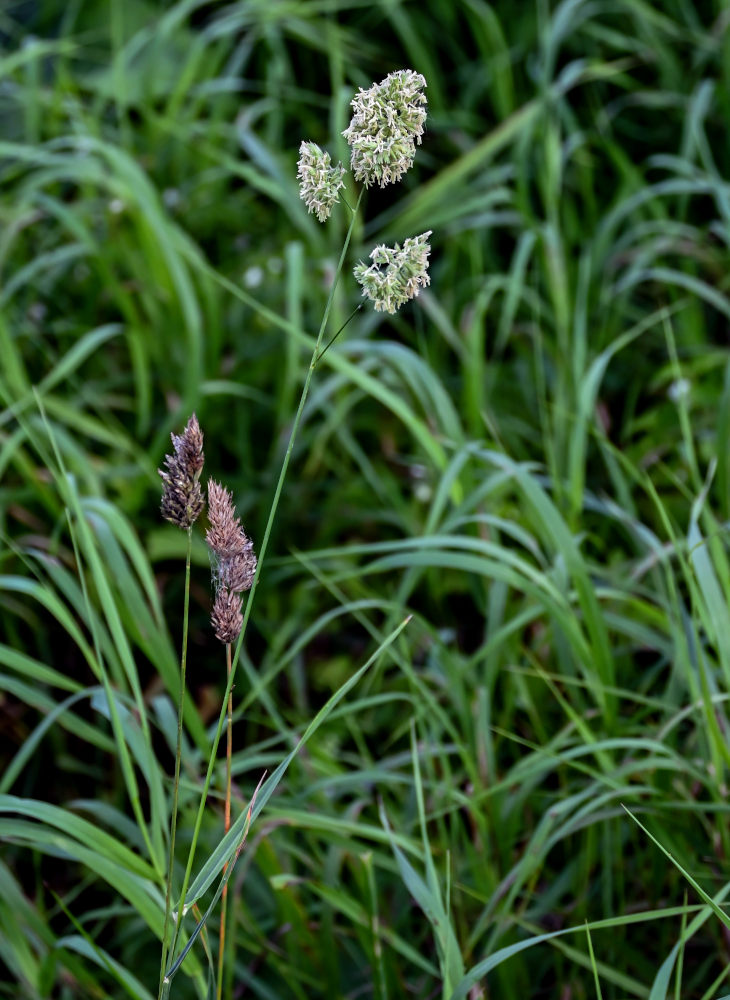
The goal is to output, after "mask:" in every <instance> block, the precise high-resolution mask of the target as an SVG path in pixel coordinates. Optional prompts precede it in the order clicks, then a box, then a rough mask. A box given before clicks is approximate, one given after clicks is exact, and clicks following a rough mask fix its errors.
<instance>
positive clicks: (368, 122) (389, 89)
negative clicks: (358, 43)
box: [342, 69, 427, 187]
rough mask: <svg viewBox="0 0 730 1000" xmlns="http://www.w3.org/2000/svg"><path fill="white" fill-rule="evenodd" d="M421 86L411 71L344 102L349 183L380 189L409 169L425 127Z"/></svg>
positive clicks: (393, 75)
mask: <svg viewBox="0 0 730 1000" xmlns="http://www.w3.org/2000/svg"><path fill="white" fill-rule="evenodd" d="M425 86H426V80H425V79H424V77H423V76H421V74H420V73H414V72H413V70H412V69H399V70H397V72H395V73H390V74H389V75H388V76H386V78H385V79H384V80H381V82H380V83H374V84H373V85H372V87H369V88H368V89H367V90H362V89H360V91H359V93H358V94H357V96H356V97H354V98H353V99H352V101H351V102H350V103H351V105H352V108H353V111H354V114H353V116H352V119H351V121H350V124H349V126H348V127H347V128H346V129H345V131H344V132H343V133H342V134H343V135H344V137H345V138H346V139H347V141H348V143H349V145H350V163H351V166H352V172H353V173H354V175H355V180H358V181H362V182H363V184H364V185H365V187H369V186H370V185H371V184H374V183H375V182H376V181H377V182H378V184H380V186H381V187H385V185H386V184H392V183H394V182H395V181H398V180H400V179H401V177H402V176H403V174H404V173H405V172H406V171H407V170H410V168H411V167H412V166H413V158H414V157H415V155H416V143H418V144H419V145H420V142H421V136H422V135H423V124H424V122H425V121H426V104H427V98H426V95H425V94H424V93H423V92H422V91H423V88H424V87H425Z"/></svg>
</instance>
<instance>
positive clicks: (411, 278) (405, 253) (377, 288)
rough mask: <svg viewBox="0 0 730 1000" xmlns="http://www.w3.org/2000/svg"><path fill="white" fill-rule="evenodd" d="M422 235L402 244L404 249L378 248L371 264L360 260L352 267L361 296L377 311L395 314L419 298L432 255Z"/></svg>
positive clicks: (397, 247)
mask: <svg viewBox="0 0 730 1000" xmlns="http://www.w3.org/2000/svg"><path fill="white" fill-rule="evenodd" d="M430 235H431V231H430V230H429V231H428V232H427V233H421V235H420V236H414V237H412V238H409V239H407V240H406V241H405V243H404V244H403V246H402V247H401V246H399V245H398V244H397V243H396V244H395V246H394V247H386V246H377V247H375V249H374V250H373V251H372V253H371V254H370V259H371V260H372V264H370V265H369V266H368V265H367V264H365V263H363V261H360V263H359V264H356V265H355V268H354V270H353V273H354V275H355V278H356V279H357V281H358V282H359V284H360V285H361V287H362V293H363V295H365V296H366V297H367V298H369V299H371V300H372V302H373V304H374V305H375V309H376V311H380V312H389V313H394V312H397V311H398V309H400V307H401V306H402V305H403V303H404V302H407V301H408V300H409V299H412V298H414V297H415V296H416V295H418V293H419V291H420V289H421V288H425V287H426V285H428V284H429V283H430V280H431V279H430V278H429V276H428V255H429V254H430V253H431V247H430V246H429V242H428V238H429V236H430Z"/></svg>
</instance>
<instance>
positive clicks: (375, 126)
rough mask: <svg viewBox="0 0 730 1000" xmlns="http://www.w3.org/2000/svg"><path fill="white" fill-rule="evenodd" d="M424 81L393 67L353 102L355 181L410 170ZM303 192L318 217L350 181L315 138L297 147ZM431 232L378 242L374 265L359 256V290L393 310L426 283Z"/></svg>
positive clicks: (386, 178) (388, 180)
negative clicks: (388, 242)
mask: <svg viewBox="0 0 730 1000" xmlns="http://www.w3.org/2000/svg"><path fill="white" fill-rule="evenodd" d="M425 86H426V80H425V79H424V77H423V76H421V74H420V73H414V72H413V70H411V69H400V70H397V71H396V72H395V73H390V74H389V75H388V76H387V77H386V78H385V79H384V80H381V82H380V83H374V84H373V85H372V87H370V88H369V89H368V90H362V89H361V90H360V92H359V93H358V94H357V96H356V97H354V98H353V100H352V101H351V102H350V103H351V105H352V108H353V115H352V119H351V121H350V124H349V126H348V127H347V128H346V129H345V131H344V132H343V133H342V134H343V135H344V136H345V138H346V139H347V142H348V144H349V146H350V151H351V154H350V165H351V167H352V172H353V174H354V177H355V180H357V181H362V183H363V184H364V185H365V187H366V188H367V187H370V185H371V184H375V183H376V182H377V183H378V184H379V185H380V187H385V185H386V184H392V183H395V181H398V180H400V179H401V177H402V176H403V174H404V173H405V172H406V171H407V170H408V169H410V167H411V166H412V164H413V158H414V156H415V155H416V145H417V144H418V145H420V143H421V136H422V135H423V124H424V122H425V120H426V104H427V100H426V95H425V94H424V93H423V88H424V87H425ZM297 176H298V177H299V194H300V197H301V198H302V200H303V201H304V202H305V203H306V205H307V208H308V209H309V211H310V212H314V213H315V215H316V216H317V218H318V219H319V221H320V222H324V221H325V220H326V219H328V218H329V216H330V213H331V212H332V208H333V207H334V205H336V204H337V202H338V201H339V198H340V191H341V190H342V188H344V186H345V180H344V177H345V167H344V166H343V164H342V163H338V164H337V166H334V167H333V166H332V165H331V159H330V155H329V153H326V152H325V151H324V150H322V149H320V147H319V146H318V145H317V144H316V143H314V142H302V144H301V146H300V147H299V164H298V170H297ZM430 235H431V232H430V231H429V232H426V233H421V235H420V236H414V237H411V238H409V239H407V240H405V242H404V243H403V246H400V245H399V244H398V243H396V244H395V246H393V247H387V246H377V247H375V249H374V250H373V251H372V253H371V254H370V259H371V261H372V263H371V264H369V265H368V264H365V263H364V262H363V261H360V263H359V264H357V265H356V266H355V268H354V275H355V278H356V279H357V281H358V283H359V284H360V286H361V287H362V293H363V295H365V296H366V297H367V298H369V299H371V301H372V302H373V304H374V306H375V308H376V309H377V310H382V311H384V312H389V313H394V312H397V310H398V309H399V308H400V307H401V306H402V305H403V304H404V303H405V302H407V301H408V300H409V299H412V298H414V297H415V296H416V295H418V293H419V291H420V289H421V288H425V287H426V285H428V284H429V280H430V279H429V277H428V256H429V254H430V252H431V247H430V246H429V243H428V238H429V236H430Z"/></svg>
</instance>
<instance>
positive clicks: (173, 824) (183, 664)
mask: <svg viewBox="0 0 730 1000" xmlns="http://www.w3.org/2000/svg"><path fill="white" fill-rule="evenodd" d="M187 534H188V543H187V550H186V553H185V598H184V610H183V635H182V652H181V655H180V697H179V699H178V706H177V744H176V747H175V780H174V783H173V786H172V815H171V818H170V856H169V859H168V864H167V887H166V889H165V922H164V924H163V928H162V957H161V961H160V983H159V986H158V989H157V1000H160V998H161V997H162V987H163V984H164V981H165V968H166V966H167V954H168V949H167V932H168V930H169V928H170V909H171V903H172V876H173V869H174V867H175V834H176V831H177V800H178V792H179V789H180V761H181V759H182V729H183V709H184V707H185V672H186V668H187V658H188V618H189V611H190V556H191V552H192V548H193V530H192V526H191V527H189V528H188V529H187Z"/></svg>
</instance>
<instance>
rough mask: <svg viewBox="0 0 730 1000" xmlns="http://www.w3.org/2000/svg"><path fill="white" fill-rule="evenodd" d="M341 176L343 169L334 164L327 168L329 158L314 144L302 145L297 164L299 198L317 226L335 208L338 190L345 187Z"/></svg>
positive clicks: (342, 175)
mask: <svg viewBox="0 0 730 1000" xmlns="http://www.w3.org/2000/svg"><path fill="white" fill-rule="evenodd" d="M344 175H345V168H344V167H343V165H342V164H341V163H338V164H337V166H336V167H331V166H330V154H329V153H325V152H324V150H323V149H320V148H319V146H318V145H317V143H316V142H302V144H301V145H300V147H299V163H298V164H297V177H298V178H299V197H300V198H301V199H302V201H304V202H305V203H306V205H307V208H308V209H309V211H310V212H314V214H315V215H316V216H317V218H318V219H319V221H320V222H324V221H325V220H326V219H329V217H330V212H331V211H332V208H333V206H334V205H336V204H337V201H338V200H339V197H340V196H339V191H340V188H343V187H344V186H345V181H344V179H343V178H344Z"/></svg>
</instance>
